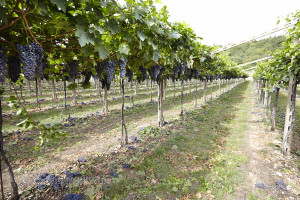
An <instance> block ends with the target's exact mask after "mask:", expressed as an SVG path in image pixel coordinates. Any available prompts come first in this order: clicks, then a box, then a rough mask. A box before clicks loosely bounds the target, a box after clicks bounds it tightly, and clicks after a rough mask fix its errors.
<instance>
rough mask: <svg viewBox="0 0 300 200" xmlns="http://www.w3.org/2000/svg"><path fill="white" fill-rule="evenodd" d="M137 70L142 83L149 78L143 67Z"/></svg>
mask: <svg viewBox="0 0 300 200" xmlns="http://www.w3.org/2000/svg"><path fill="white" fill-rule="evenodd" d="M139 70H140V71H141V72H142V81H144V80H146V79H148V78H149V77H148V74H147V70H146V68H145V67H143V66H139Z"/></svg>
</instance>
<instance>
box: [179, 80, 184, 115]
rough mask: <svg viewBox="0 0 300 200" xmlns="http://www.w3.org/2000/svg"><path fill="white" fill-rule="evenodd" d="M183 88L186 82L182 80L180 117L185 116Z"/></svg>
mask: <svg viewBox="0 0 300 200" xmlns="http://www.w3.org/2000/svg"><path fill="white" fill-rule="evenodd" d="M183 87H184V82H183V79H182V80H181V95H180V104H181V110H180V116H182V115H183Z"/></svg>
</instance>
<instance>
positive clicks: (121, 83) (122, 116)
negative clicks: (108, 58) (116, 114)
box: [120, 79, 128, 144]
mask: <svg viewBox="0 0 300 200" xmlns="http://www.w3.org/2000/svg"><path fill="white" fill-rule="evenodd" d="M120 86H121V87H120V90H121V95H122V107H121V126H122V142H123V141H124V142H125V144H128V134H127V129H126V126H125V122H124V101H125V97H124V79H121V80H120ZM124 132H125V134H124Z"/></svg>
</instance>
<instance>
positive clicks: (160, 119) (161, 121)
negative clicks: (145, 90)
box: [158, 80, 164, 127]
mask: <svg viewBox="0 0 300 200" xmlns="http://www.w3.org/2000/svg"><path fill="white" fill-rule="evenodd" d="M163 90H164V84H163V80H159V83H158V125H159V127H163V125H164V117H163V111H162V101H163Z"/></svg>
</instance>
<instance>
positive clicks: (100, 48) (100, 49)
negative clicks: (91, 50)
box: [95, 44, 109, 59]
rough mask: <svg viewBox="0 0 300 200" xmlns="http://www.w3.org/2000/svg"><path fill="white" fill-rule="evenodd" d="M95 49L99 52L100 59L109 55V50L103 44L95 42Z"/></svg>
mask: <svg viewBox="0 0 300 200" xmlns="http://www.w3.org/2000/svg"><path fill="white" fill-rule="evenodd" d="M95 51H96V52H98V53H99V56H100V58H101V59H105V58H107V57H108V56H109V50H108V49H107V47H106V46H105V45H103V44H96V46H95Z"/></svg>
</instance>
